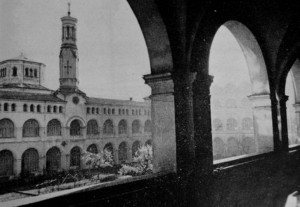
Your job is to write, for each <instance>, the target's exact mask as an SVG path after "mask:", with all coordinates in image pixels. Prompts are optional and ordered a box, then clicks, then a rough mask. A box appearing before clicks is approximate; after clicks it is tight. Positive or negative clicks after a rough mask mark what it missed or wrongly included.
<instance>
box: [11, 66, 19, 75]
mask: <svg viewBox="0 0 300 207" xmlns="http://www.w3.org/2000/svg"><path fill="white" fill-rule="evenodd" d="M12 76H18V69H17V68H16V67H13V70H12Z"/></svg>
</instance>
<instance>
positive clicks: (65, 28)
mask: <svg viewBox="0 0 300 207" xmlns="http://www.w3.org/2000/svg"><path fill="white" fill-rule="evenodd" d="M61 21H62V44H61V47H60V54H59V70H60V78H59V82H60V89H76V88H77V86H78V61H79V58H78V51H77V45H76V24H77V19H76V18H74V17H71V12H70V3H68V15H67V16H64V17H62V18H61Z"/></svg>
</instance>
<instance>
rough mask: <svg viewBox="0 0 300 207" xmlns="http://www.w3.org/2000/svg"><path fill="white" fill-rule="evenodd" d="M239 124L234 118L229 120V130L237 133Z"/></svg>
mask: <svg viewBox="0 0 300 207" xmlns="http://www.w3.org/2000/svg"><path fill="white" fill-rule="evenodd" d="M237 126H238V123H237V121H236V120H235V119H234V118H229V119H227V130H229V131H235V130H237Z"/></svg>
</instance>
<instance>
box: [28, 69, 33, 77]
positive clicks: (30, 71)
mask: <svg viewBox="0 0 300 207" xmlns="http://www.w3.org/2000/svg"><path fill="white" fill-rule="evenodd" d="M29 73H30V75H29V76H30V77H33V70H32V69H31V68H30V70H29Z"/></svg>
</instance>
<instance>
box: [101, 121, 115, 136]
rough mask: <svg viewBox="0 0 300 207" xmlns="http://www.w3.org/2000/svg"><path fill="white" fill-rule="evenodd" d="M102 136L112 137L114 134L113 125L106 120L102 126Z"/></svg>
mask: <svg viewBox="0 0 300 207" xmlns="http://www.w3.org/2000/svg"><path fill="white" fill-rule="evenodd" d="M103 134H105V135H113V134H114V124H113V122H112V120H110V119H108V120H106V121H105V122H104V124H103Z"/></svg>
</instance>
